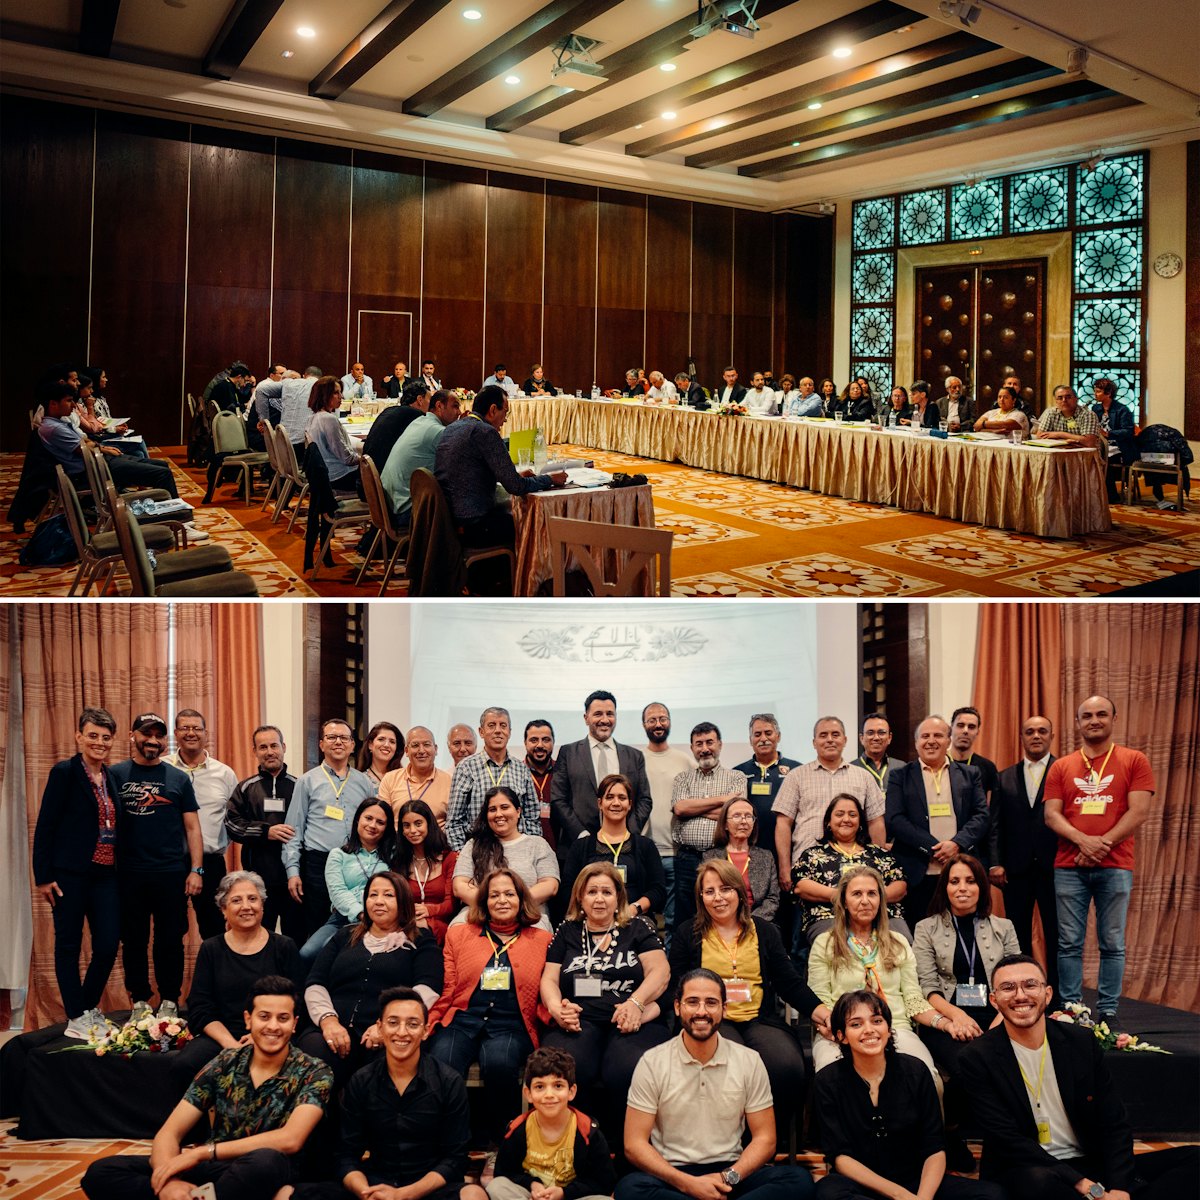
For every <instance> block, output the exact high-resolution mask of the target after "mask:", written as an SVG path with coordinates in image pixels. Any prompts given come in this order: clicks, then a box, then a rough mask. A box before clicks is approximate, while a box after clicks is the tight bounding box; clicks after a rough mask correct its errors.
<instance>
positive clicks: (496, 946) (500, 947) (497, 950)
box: [483, 929, 521, 967]
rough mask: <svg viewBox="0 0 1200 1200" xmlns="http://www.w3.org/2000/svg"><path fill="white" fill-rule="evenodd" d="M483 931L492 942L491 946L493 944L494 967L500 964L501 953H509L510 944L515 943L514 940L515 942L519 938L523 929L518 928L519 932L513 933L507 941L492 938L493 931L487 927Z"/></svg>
mask: <svg viewBox="0 0 1200 1200" xmlns="http://www.w3.org/2000/svg"><path fill="white" fill-rule="evenodd" d="M483 932H484V933H485V934H486V935H487V940H488V941H489V942H490V943H491V946H492V966H493V967H498V966H499V965H500V955H502V954H505V955H507V953H508V948H509V946H511V945H512V944H513V942H515V941H516V940H517V938H519V937H520V936H521V931H520V930H519V929H518V930H517V932H516V933H514V934H513V935H512V937H510V938H509V939H508V941H507V942H496V941H495V940H493V938H492V931H491V930H490V929H485V930H484V931H483Z"/></svg>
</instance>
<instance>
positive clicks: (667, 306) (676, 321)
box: [646, 196, 692, 379]
mask: <svg viewBox="0 0 1200 1200" xmlns="http://www.w3.org/2000/svg"><path fill="white" fill-rule="evenodd" d="M646 204H647V208H648V212H647V225H646V246H647V253H648V256H649V258H648V262H647V270H646V370H647V371H653V370H658V371H662V373H663V374H664V375H666V377H667V378H668V379H671V378H672V377H673V376H674V375H675V373H676V372H677V371H682V370H686V368H687V361H688V353H689V351H690V350H691V346H689V345H688V329H689V316H690V313H691V303H692V297H691V270H692V206H691V204H689V203H688V202H687V201H686V200H672V199H669V198H666V197H662V196H648V197H647V199H646Z"/></svg>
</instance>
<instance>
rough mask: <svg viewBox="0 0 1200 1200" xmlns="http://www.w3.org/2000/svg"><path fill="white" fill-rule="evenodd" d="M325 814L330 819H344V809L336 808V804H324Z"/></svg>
mask: <svg viewBox="0 0 1200 1200" xmlns="http://www.w3.org/2000/svg"><path fill="white" fill-rule="evenodd" d="M325 815H326V817H328V818H329V820H331V821H344V820H345V819H346V810H345V809H344V808H338V806H337V805H336V804H327V805H325Z"/></svg>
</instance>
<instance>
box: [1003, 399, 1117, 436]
mask: <svg viewBox="0 0 1200 1200" xmlns="http://www.w3.org/2000/svg"><path fill="white" fill-rule="evenodd" d="M1009 415H1010V416H1011V414H1009ZM1037 432H1038V433H1074V434H1078V435H1079V436H1080V437H1097V436H1099V434H1100V422H1099V421H1097V420H1096V414H1095V413H1094V412H1092V410H1091V409H1090V408H1086V407H1085V406H1084V405H1082V404H1081V405H1080V406H1079V407H1078V408H1077V409H1076V410H1075V415H1074V416H1073V417H1068V416H1066V415H1065V414H1064V413H1062V412H1061V411H1059V409H1057V408H1054V407H1051V408H1048V409H1046V411H1045V412H1044V413H1042V415H1041V419H1040V420H1039V421H1038V423H1037Z"/></svg>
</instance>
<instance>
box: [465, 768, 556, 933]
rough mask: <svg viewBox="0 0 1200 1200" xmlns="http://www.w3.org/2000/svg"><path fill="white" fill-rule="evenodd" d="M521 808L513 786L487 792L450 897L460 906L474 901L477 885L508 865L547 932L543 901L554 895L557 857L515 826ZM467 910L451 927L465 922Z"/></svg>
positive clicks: (544, 843) (547, 846) (538, 839)
mask: <svg viewBox="0 0 1200 1200" xmlns="http://www.w3.org/2000/svg"><path fill="white" fill-rule="evenodd" d="M520 815H521V805H520V802H519V801H518V800H517V796H516V793H515V792H514V791H513V790H512V789H511V788H506V787H494V788H489V789H488V791H487V793H486V794H485V795H484V799H483V808H481V809H480V810H479V816H478V817H476V818H475V824H474V825H472V826H471V828H470V830H469V832H470V834H471V836H470V837H469V838H468V839H467V841H466V844H465V845H464V846H463V848H462V850H461V851H459V855H458V861H457V862H455V864H454V872H453V883H454V894H455V896H456V897H458V899H459V900H461V901H462V903H463V904H466V905H471V904H473V903H474V902H475V893H476V891H478V889H479V881H480V880H481V879H483V877H484V876H485V875H487V874H488V873H489V872H490V871H494V870H496V869H497V868H498V867H511V868H512V870H513V871H514V872H515V873H516V874H518V875H520V877H521V879H522V881H523V882H524V884H525V886H526V887H527V888H528V889H529V894H530V895H531V896H532V897H533V899H534V901H535V902H536V903H537V905H538V907H539V908H540V909H541V910H542V922H541V923H542V928H543V929H546V930H549V928H550V921H549V919H548V918H547V916H546V903H547V901H549V899H550V897H551V896H553V895H554V894H555V893H556V892H557V891H558V878H559V873H558V859H557V858H556V857H555V856H554V851H553V850H551V849H550V844H549V843H548V842H547V841H546V839H545V838H542V837H537V836H535V835H532V834H527V833H522V832H521V830H520V829H519V828H518V826H517V822H518V820H519V818H520ZM466 919H467V917H466V910H465V909H464V911H463V912H460V913H459V914H458V916H457V917H455V918H454V920H453V921H452V922H451V924H452V925H453V924H458V923H459V922H460V921H465V920H466Z"/></svg>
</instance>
